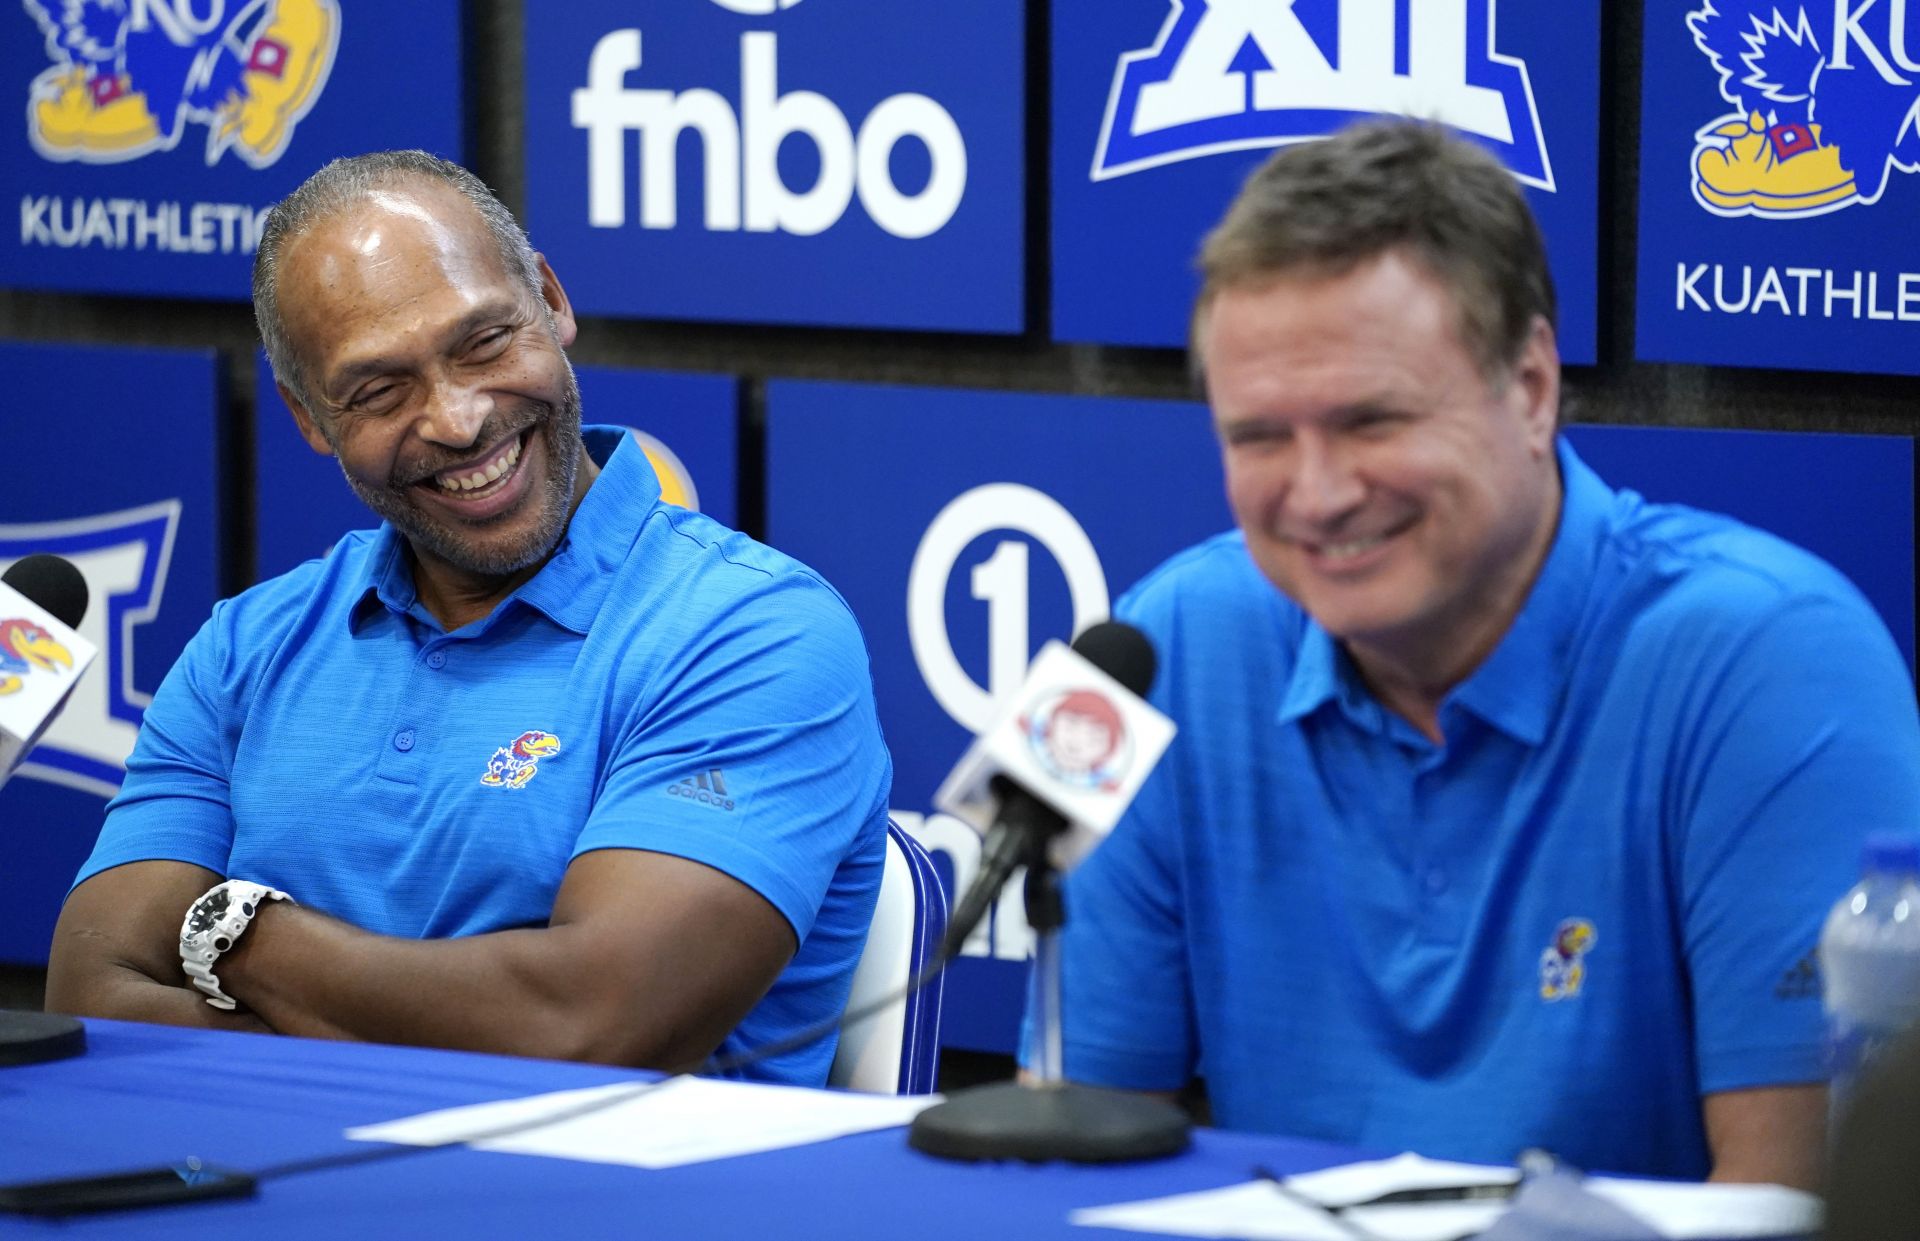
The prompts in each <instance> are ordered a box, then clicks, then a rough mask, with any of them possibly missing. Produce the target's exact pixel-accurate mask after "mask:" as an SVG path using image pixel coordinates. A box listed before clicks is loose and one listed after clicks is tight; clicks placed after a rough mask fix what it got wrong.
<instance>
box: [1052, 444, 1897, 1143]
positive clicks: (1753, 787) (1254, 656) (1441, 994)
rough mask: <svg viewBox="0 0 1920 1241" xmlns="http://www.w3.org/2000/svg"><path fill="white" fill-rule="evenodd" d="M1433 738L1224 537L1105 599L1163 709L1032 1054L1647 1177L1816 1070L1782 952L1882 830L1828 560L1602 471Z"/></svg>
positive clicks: (1350, 1127)
mask: <svg viewBox="0 0 1920 1241" xmlns="http://www.w3.org/2000/svg"><path fill="white" fill-rule="evenodd" d="M1559 460H1560V468H1561V475H1562V478H1563V479H1564V480H1565V483H1566V499H1565V505H1564V508H1563V511H1562V514H1561V519H1560V524H1559V528H1558V531H1557V533H1556V537H1555V540H1554V543H1553V546H1552V549H1551V551H1550V553H1549V556H1548V558H1547V561H1546V563H1545V565H1544V567H1543V569H1542V571H1541V574H1540V577H1539V579H1538V580H1537V581H1536V583H1535V585H1534V587H1533V590H1532V592H1531V594H1530V596H1529V597H1528V599H1527V601H1526V604H1525V606H1524V608H1523V610H1522V611H1521V613H1520V615H1519V616H1518V617H1517V618H1516V620H1515V621H1514V623H1513V626H1512V628H1511V629H1510V630H1509V631H1508V632H1507V634H1506V635H1505V637H1504V638H1503V639H1502V640H1501V642H1500V644H1499V645H1498V646H1497V647H1496V648H1495V649H1494V651H1493V652H1492V653H1491V654H1490V655H1489V656H1488V658H1487V659H1486V661H1485V662H1484V663H1483V664H1482V665H1481V666H1480V668H1478V669H1477V670H1476V671H1475V672H1474V673H1473V675H1472V676H1471V677H1469V678H1468V679H1467V680H1466V681H1465V682H1463V683H1462V684H1461V685H1459V686H1458V687H1457V688H1456V689H1455V690H1454V691H1453V692H1452V693H1450V694H1449V695H1448V696H1447V698H1446V700H1445V701H1444V703H1443V704H1442V706H1441V708H1440V713H1439V723H1440V727H1441V730H1442V732H1443V734H1444V736H1445V738H1446V740H1445V743H1444V744H1438V745H1436V744H1434V743H1432V742H1430V741H1429V740H1427V739H1426V738H1425V737H1424V736H1422V735H1421V734H1420V733H1419V732H1418V731H1417V730H1416V729H1414V728H1413V727H1412V726H1411V725H1409V724H1408V723H1407V722H1406V721H1405V720H1403V719H1401V718H1400V717H1398V716H1396V715H1394V714H1393V713H1391V712H1389V711H1386V710H1384V709H1383V708H1382V707H1381V706H1380V704H1379V703H1378V702H1376V701H1375V700H1374V698H1373V697H1372V696H1371V695H1370V694H1369V692H1368V691H1367V689H1366V688H1365V686H1364V685H1363V683H1362V681H1361V679H1360V677H1359V676H1358V675H1357V673H1356V670H1355V668H1354V666H1353V664H1352V662H1351V660H1350V659H1349V658H1348V656H1347V655H1346V653H1345V652H1344V651H1343V649H1342V648H1341V647H1340V646H1339V644H1338V643H1336V642H1335V641H1334V640H1333V639H1331V638H1330V637H1329V636H1328V634H1327V633H1326V631H1325V630H1323V629H1321V628H1320V627H1319V626H1318V625H1317V624H1315V623H1314V622H1313V621H1312V620H1310V619H1309V618H1308V617H1307V616H1305V615H1304V614H1303V613H1302V612H1301V611H1300V609H1299V608H1297V607H1295V606H1294V605H1293V604H1292V603H1291V602H1290V601H1289V600H1288V599H1286V598H1285V597H1284V596H1282V595H1281V594H1280V593H1279V592H1278V591H1276V590H1275V589H1274V588H1273V586H1272V585H1271V584H1270V583H1268V582H1267V581H1266V580H1265V579H1264V578H1263V577H1262V576H1261V574H1260V573H1259V571H1258V570H1257V569H1256V568H1255V567H1254V566H1253V564H1252V562H1251V561H1250V559H1249V558H1248V555H1247V551H1246V547H1245V544H1244V542H1243V540H1242V539H1241V537H1240V536H1239V535H1238V534H1228V535H1222V536H1219V537H1217V538H1215V539H1213V540H1211V541H1209V542H1206V543H1203V544H1201V545H1199V546H1198V547H1195V548H1192V549H1190V550H1188V551H1187V552H1185V553H1183V554H1181V555H1179V556H1177V557H1175V558H1174V559H1173V560H1171V561H1170V562H1168V563H1167V564H1166V565H1164V566H1163V567H1161V568H1160V569H1159V570H1157V571H1156V572H1155V573H1154V574H1153V575H1151V576H1150V577H1148V578H1147V579H1146V580H1145V581H1143V582H1142V583H1141V584H1140V585H1139V586H1138V587H1137V588H1136V589H1134V590H1133V591H1132V592H1130V593H1129V594H1128V595H1127V597H1126V598H1124V599H1123V600H1122V601H1121V604H1120V608H1119V611H1120V614H1121V615H1123V616H1125V617H1126V618H1128V619H1129V620H1131V621H1133V622H1134V623H1135V624H1137V625H1140V626H1141V627H1142V628H1143V629H1145V631H1146V632H1147V633H1148V634H1149V636H1150V637H1151V638H1152V640H1153V643H1154V645H1155V647H1156V649H1157V650H1158V652H1159V655H1160V668H1161V672H1160V677H1159V682H1158V684H1157V685H1156V686H1155V689H1154V692H1153V697H1154V699H1155V701H1156V703H1157V704H1158V705H1159V706H1160V707H1161V709H1163V710H1165V711H1166V712H1167V713H1168V714H1169V715H1171V716H1172V717H1173V718H1174V719H1175V720H1176V721H1178V723H1179V726H1180V734H1179V736H1178V738H1177V739H1176V740H1175V741H1174V743H1173V747H1172V748H1171V750H1170V751H1169V752H1168V754H1167V757H1166V758H1165V759H1163V760H1162V762H1161V764H1160V766H1159V768H1158V769H1157V770H1156V771H1155V773H1154V774H1153V776H1152V777H1151V778H1150V779H1149V781H1148V782H1147V784H1146V786H1145V788H1144V789H1143V790H1142V793H1141V796H1140V797H1139V799H1138V800H1137V801H1136V803H1135V804H1134V806H1133V808H1132V809H1131V810H1130V812H1129V813H1128V814H1127V816H1126V817H1125V819H1124V820H1123V821H1122V823H1121V824H1120V825H1119V827H1118V828H1117V829H1116V830H1115V831H1114V833H1113V835H1112V836H1111V837H1110V838H1109V839H1108V841H1107V842H1106V843H1105V844H1104V845H1103V846H1102V847H1101V848H1100V849H1099V850H1098V851H1097V852H1095V853H1094V854H1093V856H1092V857H1091V858H1090V859H1089V860H1088V862H1087V863H1086V864H1085V865H1084V866H1083V867H1082V868H1081V869H1080V870H1079V871H1078V872H1076V873H1075V874H1074V875H1073V876H1072V877H1071V879H1070V880H1069V882H1068V891H1067V902H1068V911H1069V914H1070V917H1069V920H1068V924H1067V929H1066V932H1065V941H1064V957H1063V971H1064V977H1065V999H1064V1005H1065V1014H1066V1018H1065V1021H1066V1046H1065V1062H1066V1072H1067V1074H1068V1076H1069V1077H1071V1078H1073V1079H1075V1080H1078V1081H1084V1082H1090V1083H1097V1084H1105V1085H1112V1086H1121V1087H1132V1088H1140V1089H1171V1088H1177V1087H1179V1086H1181V1085H1183V1084H1184V1083H1185V1082H1186V1081H1187V1080H1188V1078H1189V1077H1190V1076H1191V1075H1193V1074H1195V1073H1198V1074H1199V1075H1201V1076H1203V1077H1205V1079H1206V1081H1207V1086H1208V1090H1209V1094H1210V1096H1211V1098H1212V1102H1213V1107H1214V1115H1215V1118H1216V1119H1217V1121H1218V1122H1219V1123H1221V1124H1222V1125H1224V1126H1227V1127H1231V1128H1245V1129H1260V1130H1269V1131H1276V1132H1284V1133H1292V1134H1300V1135H1306V1136H1314V1137H1324V1138H1330V1139H1333V1140H1336V1141H1340V1142H1346V1143H1352V1144H1356V1145H1361V1146H1365V1147H1372V1148H1376V1149H1381V1150H1399V1149H1404V1148H1411V1149H1414V1150H1419V1151H1422V1152H1424V1153H1427V1154H1430V1155H1435V1156H1449V1157H1454V1158H1463V1159H1474V1160H1488V1161H1495V1162H1505V1161H1510V1160H1512V1159H1513V1158H1514V1156H1515V1155H1516V1154H1517V1153H1518V1152H1519V1151H1521V1150H1522V1149H1524V1148H1526V1147H1529V1146H1542V1147H1545V1148H1547V1149H1550V1150H1552V1151H1554V1152H1556V1153H1558V1154H1560V1155H1561V1156H1563V1157H1565V1158H1567V1159H1569V1160H1571V1161H1573V1162H1574V1163H1576V1164H1579V1165H1582V1166H1585V1167H1591V1168H1599V1169H1609V1170H1615V1171H1622V1172H1637V1173H1651V1174H1661V1175H1669V1176H1681V1177H1699V1176H1703V1175H1705V1174H1706V1173H1707V1171H1708V1170H1709V1162H1708V1150H1707V1144H1706V1137H1705V1133H1704V1131H1703V1126H1702V1120H1701V1103H1700V1097H1701V1096H1702V1095H1703V1094H1707V1093H1711V1092H1715V1091H1723V1090H1733V1089H1738V1088H1740V1087H1747V1086H1760V1085H1770V1084H1782V1083H1794V1082H1812V1081H1817V1080H1820V1079H1821V1078H1822V1077H1823V1076H1824V1074H1823V1071H1822V1062H1821V1051H1820V1049H1821V1032H1822V1018H1821V1008H1820V993H1819V982H1818V977H1817V975H1816V974H1815V973H1814V972H1813V971H1814V964H1813V958H1812V952H1813V948H1814V944H1815V941H1816V939H1817V937H1818V934H1819V928H1820V923H1821V920H1822V918H1823V916H1824V915H1825V913H1826V911H1827V909H1828V907H1829V906H1830V905H1831V904H1832V902H1833V901H1834V900H1835V899H1837V898H1838V896H1839V895H1840V894H1841V893H1842V892H1844V891H1845V890H1846V889H1847V887H1848V886H1849V885H1850V884H1852V883H1853V882H1854V881H1855V880H1856V878H1857V864H1858V863H1857V859H1858V857H1859V844H1860V841H1861V838H1862V836H1863V834H1864V833H1866V832H1868V831H1870V830H1872V829H1875V828H1886V827H1889V826H1894V827H1902V828H1911V827H1912V825H1913V824H1914V823H1916V822H1920V775H1917V774H1916V773H1920V726H1917V725H1916V718H1915V709H1914V690H1913V682H1912V680H1911V679H1910V677H1909V675H1908V673H1907V671H1906V668H1905V665H1904V663H1903V662H1902V660H1901V658H1900V656H1899V654H1898V653H1897V651H1896V649H1895V647H1894V645H1893V643H1892V641H1891V639H1890V638H1889V637H1888V635H1887V633H1886V631H1885V629H1884V627H1883V626H1882V624H1881V622H1880V620H1879V618H1878V617H1877V616H1876V615H1875V614H1874V612H1873V611H1872V609H1871V608H1870V606H1869V605H1868V604H1867V603H1866V601H1865V600H1864V599H1863V598H1861V596H1860V595H1859V594H1858V593H1857V592H1856V591H1855V590H1854V589H1853V587H1852V586H1851V585H1849V584H1848V583H1847V582H1846V581H1845V580H1844V579H1843V578H1842V577H1841V576H1840V575H1839V574H1838V573H1837V572H1835V571H1834V570H1833V569H1831V568H1830V567H1828V566H1827V565H1826V564H1824V563H1822V562H1821V561H1819V560H1817V559H1815V558H1814V557H1812V556H1810V555H1808V554H1807V553H1805V552H1803V551H1800V550H1799V549H1797V548H1794V547H1792V546H1790V545H1788V544H1786V543H1784V542H1781V541H1780V540H1778V539H1775V538H1773V537H1771V536H1769V535H1766V534H1763V533H1761V532H1759V531H1757V530H1753V529H1751V528H1749V527H1745V526H1742V525H1740V524H1738V523H1736V522H1734V521H1731V520H1729V519H1726V518H1723V517H1717V516H1713V515H1710V514H1706V513H1701V512H1697V511H1693V510H1689V509H1684V508H1678V507H1673V506H1666V505H1654V504H1648V503H1647V502H1645V501H1644V500H1642V499H1641V498H1640V497H1639V496H1637V495H1634V494H1633V493H1631V492H1625V491H1622V492H1614V491H1612V490H1609V489H1608V488H1607V487H1606V486H1605V485H1604V484H1603V483H1602V482H1601V481H1600V479H1599V478H1598V477H1596V476H1595V475H1594V474H1593V473H1592V471H1590V470H1589V469H1588V468H1587V467H1586V466H1585V465H1583V464H1582V463H1581V462H1580V461H1579V460H1578V459H1577V458H1576V457H1575V456H1574V454H1573V452H1572V451H1571V450H1570V449H1569V448H1567V447H1566V445H1565V444H1564V442H1563V443H1562V444H1561V446H1560V449H1559Z"/></svg>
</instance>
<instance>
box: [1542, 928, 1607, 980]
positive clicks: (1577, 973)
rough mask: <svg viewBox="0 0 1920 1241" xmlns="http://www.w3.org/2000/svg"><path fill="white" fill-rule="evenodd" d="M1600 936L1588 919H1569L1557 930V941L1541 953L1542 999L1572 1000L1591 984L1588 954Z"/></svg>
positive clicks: (1555, 930)
mask: <svg viewBox="0 0 1920 1241" xmlns="http://www.w3.org/2000/svg"><path fill="white" fill-rule="evenodd" d="M1598 938H1599V934H1598V933H1597V932H1596V931H1595V930H1594V929H1593V923H1591V922H1589V921H1587V920H1586V919H1585V918H1567V919H1564V920H1563V921H1562V922H1561V923H1560V925H1559V926H1558V927H1556V928H1554V932H1553V942H1552V943H1551V944H1548V945H1547V950H1546V951H1545V952H1543V953H1541V954H1540V998H1541V999H1543V1000H1570V999H1572V998H1573V997H1574V996H1576V995H1579V994H1580V987H1581V985H1582V984H1583V983H1585V982H1586V981H1587V954H1588V953H1589V952H1591V951H1593V943H1594V940H1596V939H1598Z"/></svg>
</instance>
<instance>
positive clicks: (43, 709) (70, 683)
mask: <svg viewBox="0 0 1920 1241" xmlns="http://www.w3.org/2000/svg"><path fill="white" fill-rule="evenodd" d="M86 613H87V579H86V578H85V577H83V576H82V575H81V573H80V570H79V569H77V568H75V567H74V565H73V562H72V561H70V560H66V559H64V558H62V557H59V556H49V555H47V554H45V553H39V554H36V555H32V556H27V557H25V558H24V559H22V560H20V561H18V562H16V563H15V564H14V565H13V566H12V567H10V568H9V569H8V570H7V571H6V572H5V573H0V784H5V783H6V781H7V778H8V777H9V776H11V775H12V774H13V771H14V768H16V767H18V766H19V765H20V762H21V760H22V759H24V758H25V757H26V754H27V751H29V750H31V749H33V747H34V745H35V744H36V743H38V742H39V740H40V738H41V736H42V735H44V734H45V732H46V730H47V726H48V725H49V724H51V723H52V722H53V718H54V717H55V716H56V715H59V714H60V709H61V708H62V707H64V706H66V704H67V698H68V697H69V696H70V695H71V694H72V693H73V687H74V683H75V682H77V681H78V680H79V679H80V674H81V673H83V672H85V671H86V670H87V666H88V665H89V664H91V663H92V662H93V659H94V656H95V655H97V654H98V651H97V650H96V649H95V648H94V645H93V643H91V642H89V641H87V640H86V639H85V638H83V637H81V636H80V635H79V634H78V633H76V632H75V631H74V626H76V625H78V624H79V623H80V621H81V619H82V618H83V617H85V616H86Z"/></svg>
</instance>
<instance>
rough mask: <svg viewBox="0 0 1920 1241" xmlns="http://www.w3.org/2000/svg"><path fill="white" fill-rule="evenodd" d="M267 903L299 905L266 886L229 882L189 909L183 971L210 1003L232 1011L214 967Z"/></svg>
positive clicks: (183, 937)
mask: <svg viewBox="0 0 1920 1241" xmlns="http://www.w3.org/2000/svg"><path fill="white" fill-rule="evenodd" d="M266 901H286V902H287V903H288V904H290V905H293V904H298V903H299V902H297V901H295V900H294V899H293V898H292V897H291V896H288V895H287V894H286V893H285V892H282V891H280V890H279V889H278V888H270V887H268V886H267V885H266V884H264V883H249V882H248V881H247V880H245V879H228V880H227V881H225V882H224V883H216V884H214V885H213V886H212V887H211V888H208V889H207V890H206V892H205V894H203V895H202V896H201V897H200V899H199V900H197V901H195V902H194V903H193V904H191V905H189V906H187V917H186V920H185V921H184V922H182V923H181V924H180V968H182V969H184V970H185V971H186V972H187V977H188V978H191V979H193V985H194V986H196V987H198V988H200V989H201V990H202V991H204V992H206V993H207V1003H209V1004H211V1005H213V1006H214V1007H215V1008H223V1009H228V1010H231V1009H232V1008H233V1006H234V1004H233V997H232V996H230V995H228V994H227V993H226V992H224V991H222V990H221V989H220V980H219V979H218V978H216V977H214V974H213V963H214V962H215V961H217V960H219V959H220V954H221V953H223V952H225V951H227V950H228V949H229V948H232V947H233V945H234V944H235V942H237V941H238V940H239V938H240V936H241V933H242V932H244V931H245V930H246V929H247V924H248V923H250V922H252V921H253V915H254V914H255V913H257V912H259V909H260V906H261V904H262V903H263V902H266Z"/></svg>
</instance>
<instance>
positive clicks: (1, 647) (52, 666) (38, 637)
mask: <svg viewBox="0 0 1920 1241" xmlns="http://www.w3.org/2000/svg"><path fill="white" fill-rule="evenodd" d="M71 667H73V653H72V652H71V651H69V650H67V648H66V647H64V646H62V645H60V643H58V642H56V641H54V639H53V635H52V634H50V633H48V632H47V631H46V630H44V629H42V628H41V627H40V626H38V625H36V624H34V623H33V622H32V621H30V620H18V619H16V620H0V697H5V696H6V695H8V694H13V693H18V692H19V690H20V688H21V686H23V685H25V684H26V681H25V679H24V678H25V677H27V676H28V675H29V674H31V673H33V672H34V671H36V670H38V671H41V672H57V671H58V670H60V669H61V668H71Z"/></svg>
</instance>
